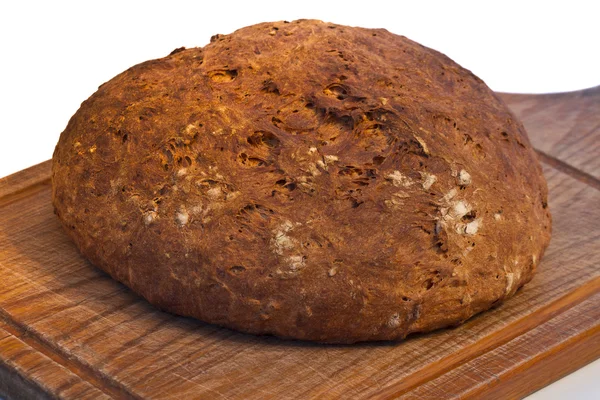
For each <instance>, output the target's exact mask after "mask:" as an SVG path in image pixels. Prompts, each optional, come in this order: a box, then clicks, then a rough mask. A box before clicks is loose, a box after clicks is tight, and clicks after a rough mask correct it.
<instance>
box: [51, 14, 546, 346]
mask: <svg viewBox="0 0 600 400" xmlns="http://www.w3.org/2000/svg"><path fill="white" fill-rule="evenodd" d="M53 188H54V190H53V202H54V206H55V209H56V213H57V215H58V216H59V218H60V220H61V221H62V223H63V224H64V226H65V228H66V230H67V232H69V234H70V236H71V237H72V238H73V240H74V241H75V243H76V244H77V245H78V247H79V248H80V250H81V252H82V253H83V254H84V255H85V256H86V257H87V258H88V259H89V260H90V261H91V262H92V263H93V264H95V265H97V266H98V267H100V268H102V269H103V270H105V271H107V272H108V273H109V274H111V275H112V276H113V277H114V278H115V279H117V280H119V281H121V282H123V283H124V284H126V285H127V286H129V287H131V288H132V289H133V290H135V291H136V292H137V293H139V294H141V295H142V296H144V297H145V298H146V299H148V301H150V302H151V303H153V304H155V305H157V306H159V307H161V308H163V309H165V310H169V311H172V312H174V313H177V314H181V315H188V316H193V317H196V318H199V319H201V320H203V321H207V322H211V323H215V324H219V325H222V326H227V327H231V328H234V329H238V330H241V331H245V332H252V333H259V334H274V335H277V336H281V337H287V338H298V339H308V340H317V341H324V342H336V343H351V342H356V341H365V340H388V339H401V338H404V337H405V336H406V335H407V334H408V333H411V332H418V331H429V330H432V329H436V328H440V327H444V326H449V325H455V324H459V323H461V322H462V321H464V320H466V319H467V318H469V317H471V316H472V315H474V314H476V313H478V312H481V311H483V310H486V309H488V308H490V307H492V306H493V305H495V304H498V303H499V302H501V301H503V300H504V299H506V298H507V297H510V296H512V295H513V294H514V293H515V292H516V290H517V289H518V288H519V287H520V286H522V285H523V284H525V283H526V282H528V281H529V280H530V279H531V278H532V276H533V273H534V270H535V268H536V265H537V264H538V263H539V260H540V258H541V257H542V254H543V252H544V250H545V248H546V246H547V245H548V242H549V239H550V224H551V222H550V214H549V212H548V209H547V208H546V203H547V188H546V183H545V181H544V179H543V176H542V173H541V168H540V166H539V163H538V161H537V159H536V155H535V153H534V151H533V150H532V148H531V145H530V143H529V140H528V139H527V136H526V133H525V130H524V128H523V125H522V124H521V123H520V122H519V121H517V120H516V119H515V117H514V115H513V114H511V112H510V111H509V110H508V108H507V107H506V106H505V105H504V104H503V102H502V101H501V100H500V99H499V98H498V97H496V96H495V95H494V93H492V91H491V90H490V89H489V88H488V87H487V86H486V85H485V84H484V83H483V82H482V81H481V80H480V79H478V78H477V77H475V76H474V75H473V74H472V73H470V72H469V71H467V70H465V69H463V68H461V67H460V66H458V65H457V64H456V63H454V62H453V61H452V60H450V59H448V58H447V57H446V56H444V55H442V54H440V53H438V52H436V51H433V50H431V49H428V48H426V47H423V46H420V45H419V44H417V43H415V42H412V41H410V40H408V39H406V38H405V37H402V36H397V35H394V34H391V33H389V32H388V31H386V30H382V29H376V30H373V29H363V28H350V27H345V26H340V25H334V24H329V23H323V22H320V21H313V20H301V21H294V22H292V23H287V22H276V23H263V24H259V25H255V26H250V27H246V28H243V29H240V30H238V31H236V32H235V33H233V34H231V35H217V36H215V37H213V38H212V39H211V43H210V44H209V45H207V46H206V47H204V48H194V49H177V50H176V51H174V52H173V53H171V54H170V55H169V56H167V57H165V58H162V59H159V60H152V61H148V62H145V63H142V64H139V65H136V66H134V67H132V68H130V69H128V70H127V71H125V72H123V73H122V74H120V75H118V76H117V77H115V78H114V79H112V80H110V81H109V82H107V83H105V84H104V85H102V86H101V87H100V88H99V89H98V91H97V92H96V93H95V94H94V95H92V96H91V97H90V98H89V99H88V100H87V101H85V102H84V103H83V104H82V106H81V108H80V109H79V111H77V113H76V114H75V115H74V116H73V118H72V119H71V121H70V122H69V124H68V126H67V128H66V130H65V131H64V132H63V133H62V135H61V137H60V141H59V143H58V145H57V147H56V150H55V153H54V163H53Z"/></svg>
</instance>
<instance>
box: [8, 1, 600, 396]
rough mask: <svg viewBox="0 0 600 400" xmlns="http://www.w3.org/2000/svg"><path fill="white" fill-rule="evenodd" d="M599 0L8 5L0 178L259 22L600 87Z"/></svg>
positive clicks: (486, 74)
mask: <svg viewBox="0 0 600 400" xmlns="http://www.w3.org/2000/svg"><path fill="white" fill-rule="evenodd" d="M594 3H596V2H594V1H573V0H571V1H564V2H550V1H546V2H541V1H540V2H533V1H525V0H521V1H495V2H483V1H480V2H475V1H473V2H467V1H445V2H441V1H440V2H432V1H421V2H419V1H414V0H413V1H409V2H401V1H395V2H391V1H390V2H384V1H373V0H370V1H369V0H368V1H360V2H358V1H351V0H347V1H344V2H339V1H325V0H321V1H309V0H297V1H292V2H284V1H283V0H281V1H278V2H276V1H257V0H254V1H244V2H235V1H232V0H230V1H217V0H213V1H210V2H203V1H196V2H184V1H168V2H167V1H163V2H154V1H143V2H142V1H125V0H122V1H101V2H100V1H98V2H88V1H78V2H65V1H57V0H54V1H43V2H42V1H39V2H32V1H1V2H0V177H2V176H5V175H8V174H11V173H13V172H16V171H19V170H21V169H23V168H25V167H28V166H31V165H33V164H36V163H39V162H41V161H44V160H46V159H49V158H51V156H52V151H53V149H54V145H55V144H56V141H57V140H58V136H59V135H60V132H61V131H62V130H63V129H64V127H65V125H66V123H67V121H68V119H69V117H70V116H71V115H72V114H73V113H74V112H75V111H76V110H77V108H78V107H79V104H80V103H81V102H82V101H83V100H85V99H86V98H87V97H88V96H90V95H91V94H92V93H93V92H94V91H95V90H96V88H97V87H98V86H99V85H100V84H101V83H103V82H105V81H107V80H108V79H110V78H112V77H113V76H114V75H116V74H117V73H119V72H121V71H123V70H125V69H126V68H128V67H130V66H131V65H133V64H137V63H139V62H142V61H145V60H147V59H151V58H158V57H163V56H165V55H167V54H168V53H169V52H171V50H173V49H175V48H177V47H180V46H186V47H194V46H203V45H205V44H206V43H208V41H209V39H210V37H211V36H212V35H214V34H216V33H230V32H232V31H234V30H235V29H237V28H240V27H243V26H246V25H251V24H254V23H258V22H264V21H275V20H294V19H298V18H316V19H321V20H325V21H330V22H335V23H339V24H345V25H356V26H363V27H373V28H386V29H388V30H389V31H391V32H394V33H397V34H402V35H405V36H407V37H409V38H411V39H413V40H416V41H418V42H420V43H422V44H424V45H426V46H429V47H432V48H434V49H436V50H439V51H441V52H443V53H445V54H447V55H448V56H450V57H451V58H452V59H454V60H455V61H457V62H458V63H459V64H461V65H463V66H464V67H466V68H468V69H470V70H472V71H473V72H474V73H475V74H476V75H478V76H479V77H480V78H482V79H483V80H484V81H486V82H487V84H488V85H489V86H490V87H491V88H492V89H494V90H497V91H506V92H522V93H543V92H556V91H569V90H576V89H583V88H586V87H591V86H596V85H598V84H600V20H599V15H600V14H599V12H598V11H599V10H598V8H599V7H598V6H594ZM599 112H600V111H599ZM586 374H587V375H586ZM594 377H595V379H593V378H594ZM598 378H600V361H598V362H596V363H594V364H592V366H589V367H587V368H585V369H583V370H580V372H578V373H576V374H573V375H571V376H570V377H569V378H567V379H563V380H561V381H559V383H556V384H553V385H551V386H550V387H548V388H547V389H545V390H543V391H541V392H538V393H537V394H536V395H534V396H532V397H533V398H535V399H538V400H539V399H551V398H566V397H567V396H568V397H570V398H573V399H583V398H590V399H591V398H596V399H597V398H600V383H598ZM567 393H568V394H567Z"/></svg>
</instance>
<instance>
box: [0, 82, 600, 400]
mask: <svg viewBox="0 0 600 400" xmlns="http://www.w3.org/2000/svg"><path fill="white" fill-rule="evenodd" d="M598 95H599V96H600V93H599V94H598ZM509 101H510V99H509ZM519 101H521V100H519ZM511 104H512V103H511ZM574 112H579V111H574ZM552 117H553V114H548V115H547V118H552ZM573 121H576V120H575V119H574V120H573ZM545 126H547V124H545V125H544V124H542V125H540V127H539V130H536V125H535V124H533V125H531V126H529V127H528V129H529V132H530V135H531V136H532V140H534V142H535V140H537V139H535V137H537V135H540V134H543V132H544V127H545ZM540 132H541V133H540ZM577 132H579V131H578V130H575V131H573V133H572V134H574V135H576V134H577ZM548 154H551V155H549V156H548V157H549V158H548V159H547V160H546V161H547V163H546V164H545V165H544V172H545V174H546V177H547V179H548V184H549V189H550V208H551V211H552V213H553V216H554V234H553V239H552V242H551V245H550V247H549V248H548V251H547V253H546V256H545V257H544V260H543V262H542V264H541V265H540V267H539V270H538V274H537V276H536V277H535V278H534V280H533V281H532V282H531V283H530V284H528V285H527V286H525V288H524V289H523V290H522V291H521V292H520V293H519V294H517V296H515V297H514V298H513V299H511V300H509V301H508V302H507V303H506V304H504V305H501V306H500V307H498V308H496V309H494V310H490V311H489V312H486V313H484V314H481V315H479V316H477V317H475V318H473V319H472V320H470V321H468V322H467V323H466V324H464V325H462V326H460V327H458V328H455V329H447V330H441V331H438V332H434V333H430V334H426V335H415V336H412V337H410V338H409V339H408V340H406V341H405V342H402V343H379V344H359V345H353V346H332V345H317V344H310V343H303V342H294V341H283V340H278V339H275V338H272V337H255V336H249V335H244V334H240V333H235V332H232V331H229V330H226V329H221V328H217V327H214V326H210V325H207V324H203V323H200V322H198V321H194V320H191V319H186V318H181V317H177V316H174V315H171V314H167V313H164V312H161V311H158V310H157V309H155V308H154V307H152V306H151V305H149V304H148V303H146V302H145V301H143V300H141V299H140V298H138V297H137V296H135V295H134V294H132V293H131V292H130V291H129V290H128V289H127V288H125V287H124V286H122V285H120V284H119V283H117V282H115V281H113V280H112V279H110V278H109V277H108V276H107V275H105V274H104V273H102V272H100V271H98V270H97V269H95V268H93V267H92V266H91V265H90V264H89V263H87V262H86V261H85V260H83V259H82V258H81V256H80V255H79V254H78V253H77V251H76V249H75V248H74V246H73V245H72V244H71V242H70V241H69V240H68V238H67V236H66V235H65V234H64V233H63V231H62V230H61V228H60V226H59V223H58V221H57V219H56V218H55V216H54V215H53V213H52V207H51V205H50V186H49V182H48V180H47V178H48V164H41V165H38V166H36V167H34V168H33V169H30V170H26V171H24V172H22V173H19V174H16V175H13V176H11V177H8V178H4V179H1V180H0V274H1V276H2V279H1V280H0V382H3V380H2V379H3V378H2V377H4V376H10V377H11V378H10V379H8V380H7V379H4V381H5V382H8V383H10V384H12V389H11V388H10V387H9V386H10V385H5V386H6V387H3V386H0V392H2V391H3V390H4V391H5V392H8V393H9V394H10V395H11V396H15V385H17V384H18V385H17V387H18V388H19V387H20V388H23V391H22V393H25V394H24V395H23V397H24V398H35V397H37V396H38V395H40V393H42V394H47V395H50V396H61V397H62V398H66V399H71V398H72V399H75V398H82V397H84V396H86V395H88V393H89V396H90V397H92V398H99V397H101V396H103V395H106V396H108V397H113V398H186V399H187V398H201V399H202V398H206V399H219V398H227V399H284V398H319V399H327V398H353V399H363V398H397V397H398V396H405V397H406V398H432V397H431V396H434V398H444V397H446V398H452V397H461V396H467V397H468V396H471V397H473V396H475V397H481V396H492V395H494V396H500V397H505V396H508V397H518V396H522V395H524V394H526V393H529V392H531V391H533V390H536V389H537V388H539V387H540V385H545V384H547V383H549V382H550V381H552V380H555V379H557V378H558V377H560V376H561V375H563V374H564V373H566V372H569V371H570V370H572V369H575V368H578V367H580V366H582V365H584V364H585V363H587V362H588V361H591V360H592V359H593V358H595V357H597V356H598V352H600V344H599V343H598V321H599V320H600V319H599V318H598V316H597V313H598V311H599V310H598V307H597V306H595V305H596V304H597V303H598V293H600V252H598V249H599V248H600V229H599V228H598V227H599V226H600V206H599V205H600V191H599V190H597V189H596V188H595V187H594V186H593V185H589V184H586V182H585V180H582V179H580V178H581V176H578V175H577V173H578V170H576V169H575V167H574V165H575V164H574V163H573V161H572V160H571V159H570V158H568V157H567V154H566V153H564V154H563V153H560V154H559V153H556V154H552V153H551V152H549V153H548ZM553 156H556V157H559V158H556V159H555V158H553ZM563 156H564V157H566V158H564V159H562V158H560V157H563ZM542 160H544V159H542ZM556 163H558V164H561V163H565V165H567V167H566V168H560V167H557V165H558V164H556ZM561 165H562V164H561ZM587 174H588V175H590V174H589V173H587ZM20 175H22V176H21V177H20ZM590 179H592V180H594V181H595V179H596V178H595V177H594V176H591V175H590ZM21 180H23V181H25V182H27V183H25V184H23V183H20V182H21ZM584 349H587V351H583V350H584ZM24 355H26V356H24ZM565 365H568V367H565ZM3 374H4V375H3ZM524 377H525V378H526V379H525V378H524ZM19 385H20V386H19ZM11 390H12V391H11ZM26 390H29V392H26ZM440 390H442V391H441V392H440ZM17 394H19V393H17Z"/></svg>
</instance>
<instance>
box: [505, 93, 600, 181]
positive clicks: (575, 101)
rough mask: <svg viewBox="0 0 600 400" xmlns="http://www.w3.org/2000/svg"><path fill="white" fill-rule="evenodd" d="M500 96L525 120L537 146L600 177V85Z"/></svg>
mask: <svg viewBox="0 0 600 400" xmlns="http://www.w3.org/2000/svg"><path fill="white" fill-rule="evenodd" d="M500 97H502V99H503V100H504V101H505V102H506V103H507V104H508V105H509V106H510V108H511V109H512V111H513V112H514V113H515V114H516V115H517V117H519V119H521V120H522V121H523V124H524V125H525V128H526V129H527V132H528V133H529V136H530V139H531V142H532V144H533V146H534V147H535V148H536V149H537V150H539V151H541V152H543V153H545V154H547V155H549V156H551V157H554V158H556V159H559V160H562V161H564V162H565V163H567V164H569V165H571V166H573V167H575V168H576V169H579V170H581V171H583V172H584V173H587V174H589V175H591V176H593V177H595V178H596V179H598V178H600V86H596V87H593V88H590V89H585V90H578V91H575V92H568V93H550V94H542V95H527V94H509V93H500Z"/></svg>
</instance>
